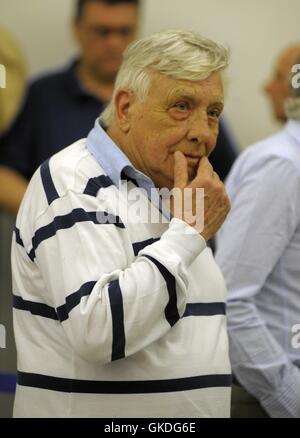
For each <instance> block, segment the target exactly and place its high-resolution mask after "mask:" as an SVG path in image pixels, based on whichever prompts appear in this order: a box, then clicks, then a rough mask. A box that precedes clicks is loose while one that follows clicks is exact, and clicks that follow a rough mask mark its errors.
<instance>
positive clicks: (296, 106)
mask: <svg viewBox="0 0 300 438" xmlns="http://www.w3.org/2000/svg"><path fill="white" fill-rule="evenodd" d="M298 66H300V56H298V58H297V59H296V60H295V65H294V67H298ZM295 71H296V74H295V75H291V78H290V95H289V97H288V98H287V99H286V101H285V104H284V109H285V115H286V116H287V118H288V119H294V120H299V121H300V83H299V81H298V80H297V81H296V80H295V79H299V68H296V70H295Z"/></svg>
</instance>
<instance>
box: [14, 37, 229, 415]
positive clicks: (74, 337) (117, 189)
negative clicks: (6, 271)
mask: <svg viewBox="0 0 300 438" xmlns="http://www.w3.org/2000/svg"><path fill="white" fill-rule="evenodd" d="M227 64H228V52H227V50H226V49H225V48H224V47H222V46H221V45H218V44H216V43H214V42H213V41H210V40H207V39H205V38H202V37H201V36H199V35H198V34H196V33H192V32H184V31H166V32H162V33H158V34H154V35H152V36H149V37H146V38H144V39H142V40H140V41H137V42H136V43H134V44H133V45H131V46H130V47H129V48H128V50H127V51H126V53H125V55H124V62H123V65H122V67H121V69H120V72H119V75H118V78H117V82H116V85H115V91H114V96H113V100H112V102H111V104H110V106H108V108H107V109H106V111H105V112H104V113H103V114H102V117H101V119H100V120H97V121H96V124H95V128H94V129H93V130H92V131H91V133H90V134H89V136H88V138H87V139H83V140H80V141H78V142H76V143H75V144H73V145H71V146H70V147H68V148H66V149H64V150H63V151H61V152H60V153H58V154H57V155H54V156H53V157H52V158H50V160H48V161H47V162H45V163H44V164H43V165H42V166H41V167H40V169H39V170H38V171H37V172H36V173H35V174H34V176H33V178H32V180H31V182H30V184H29V187H28V190H27V192H26V195H25V198H24V200H23V202H22V205H21V208H20V211H19V214H18V217H17V223H16V229H15V235H14V239H13V248H12V267H13V292H14V327H15V336H16V344H17V350H18V385H17V393H16V401H15V409H14V415H15V416H16V417H104V418H108V417H110V418H113V417H115V418H119V417H175V418H176V417H228V416H229V414H230V394H231V368H230V362H229V352H228V339H227V330H226V316H225V292H226V290H225V284H224V280H223V277H222V274H221V272H220V270H219V269H218V267H217V265H216V264H215V262H214V259H213V256H212V252H211V250H210V249H209V248H208V247H207V245H206V241H207V240H209V239H210V238H211V237H212V236H213V235H214V234H215V232H216V231H217V230H218V229H219V227H220V226H221V224H222V223H223V221H224V220H225V217H226V215H227V213H228V211H229V208H230V203H229V199H228V197H227V194H226V192H225V188H224V186H223V184H222V182H221V181H220V179H219V177H218V175H217V174H216V173H215V172H214V170H213V168H212V166H211V165H210V163H209V161H208V158H207V157H208V156H209V154H210V152H211V151H212V150H213V148H214V146H215V143H216V138H217V134H218V122H219V117H220V114H221V112H222V109H223V104H224V98H223V87H222V71H223V70H224V69H225V68H226V66H227ZM174 188H176V190H177V192H176V193H177V194H178V193H179V194H181V195H184V196H183V199H181V200H180V196H179V197H177V198H176V196H175V195H174V199H173V200H171V201H172V202H170V203H169V204H167V203H166V202H165V201H166V199H165V197H164V196H162V194H163V190H165V193H166V191H167V190H169V191H170V190H171V189H174ZM198 189H202V190H203V189H204V197H203V198H202V197H201V194H202V195H203V192H202V191H201V190H200V192H199V191H198ZM137 192H138V195H140V202H139V208H140V210H143V213H140V214H139V212H138V211H137V212H136V214H135V215H134V220H133V219H132V216H130V215H128V217H127V216H126V214H127V213H128V211H127V210H128V209H126V207H128V206H131V207H134V206H135V203H134V199H135V197H136V196H137ZM187 192H188V193H190V196H191V197H190V203H187V204H188V206H187V205H186V204H185V203H184V201H185V193H187ZM173 193H175V192H173ZM153 194H154V196H152V195H153ZM196 195H197V196H196ZM178 199H179V203H178V202H177V204H176V203H175V201H178ZM201 200H202V201H204V210H203V205H202V209H201V208H200V209H198V207H197V203H198V202H200V204H201ZM132 201H133V205H132ZM175 204H176V205H175ZM168 206H169V207H170V209H168ZM123 207H124V208H123ZM137 210H138V208H137ZM148 210H149V211H150V210H151V211H152V213H154V215H153V216H152V215H151V218H150V219H147V218H148V216H147V211H148ZM170 210H171V212H172V214H170ZM125 211H126V214H125ZM145 211H146V213H145ZM188 212H189V213H192V212H193V213H194V212H195V214H194V215H193V216H191V215H188V216H187V215H186V213H188ZM199 212H200V213H199ZM144 213H145V214H144ZM196 213H197V214H196ZM201 214H203V218H204V225H203V226H199V223H201V220H200V221H198V219H199V217H198V216H197V215H199V216H201ZM168 216H170V218H169V217H168ZM188 217H189V218H191V220H188ZM153 218H154V219H153ZM155 218H156V219H155ZM168 219H170V220H169V221H168Z"/></svg>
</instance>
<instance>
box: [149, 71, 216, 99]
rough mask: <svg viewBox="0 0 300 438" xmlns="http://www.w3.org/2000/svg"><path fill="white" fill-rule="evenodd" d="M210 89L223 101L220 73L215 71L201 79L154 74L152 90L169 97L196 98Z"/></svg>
mask: <svg viewBox="0 0 300 438" xmlns="http://www.w3.org/2000/svg"><path fill="white" fill-rule="evenodd" d="M208 89H209V91H211V92H212V94H213V95H214V96H216V98H219V99H220V100H221V101H223V84H222V77H221V74H220V73H213V74H211V75H210V76H209V77H208V78H206V79H203V80H200V81H191V80H186V79H177V78H172V77H170V76H166V75H162V74H158V73H155V74H154V75H153V81H152V90H154V91H155V93H156V94H159V95H160V96H164V97H167V98H176V97H191V98H195V99H196V98H197V97H198V96H199V95H201V94H202V93H203V92H205V91H206V90H208Z"/></svg>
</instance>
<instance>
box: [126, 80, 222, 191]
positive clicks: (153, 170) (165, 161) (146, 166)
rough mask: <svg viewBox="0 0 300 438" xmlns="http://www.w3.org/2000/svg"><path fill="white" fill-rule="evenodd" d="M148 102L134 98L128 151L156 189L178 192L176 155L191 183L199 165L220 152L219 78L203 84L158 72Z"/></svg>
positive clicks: (220, 86) (152, 82) (220, 110)
mask: <svg viewBox="0 0 300 438" xmlns="http://www.w3.org/2000/svg"><path fill="white" fill-rule="evenodd" d="M152 78H153V79H152V81H151V86H150V90H149V94H148V95H147V97H146V98H145V100H144V102H140V101H138V100H137V99H134V102H133V103H132V104H131V106H130V107H129V110H128V115H129V131H128V135H127V137H128V138H127V149H129V152H130V154H129V156H130V158H131V159H132V161H134V163H133V164H135V165H136V167H137V168H138V169H139V170H141V171H142V172H144V173H145V174H146V175H148V176H149V177H150V178H151V179H152V180H153V181H154V183H155V185H156V187H159V188H162V187H167V188H169V189H171V188H173V185H174V153H175V152H176V151H181V152H183V154H184V155H185V156H186V158H187V161H188V172H189V178H190V180H192V179H193V178H194V177H195V176H196V172H197V169H198V165H199V160H200V158H201V157H203V156H204V155H206V156H208V155H209V154H210V153H211V152H212V150H213V149H214V147H215V144H216V140H217V135H218V127H219V117H220V114H221V112H222V110H223V101H224V98H223V86H222V79H221V75H220V74H219V73H214V74H212V75H211V76H209V77H208V78H207V79H205V80H203V81H197V82H193V81H186V80H177V79H173V78H170V77H168V76H165V75H161V74H158V73H155V74H153V75H152Z"/></svg>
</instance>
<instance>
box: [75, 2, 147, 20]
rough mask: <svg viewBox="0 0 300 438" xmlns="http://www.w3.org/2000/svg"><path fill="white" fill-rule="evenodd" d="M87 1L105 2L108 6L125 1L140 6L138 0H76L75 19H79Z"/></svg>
mask: <svg viewBox="0 0 300 438" xmlns="http://www.w3.org/2000/svg"><path fill="white" fill-rule="evenodd" d="M88 3H106V4H107V5H110V6H115V5H119V4H121V3H127V4H129V5H133V6H134V7H136V8H138V7H139V6H140V0H77V5H76V9H75V20H76V21H77V20H79V19H80V18H81V16H82V13H83V10H84V7H85V6H86V5H87V4H88Z"/></svg>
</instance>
